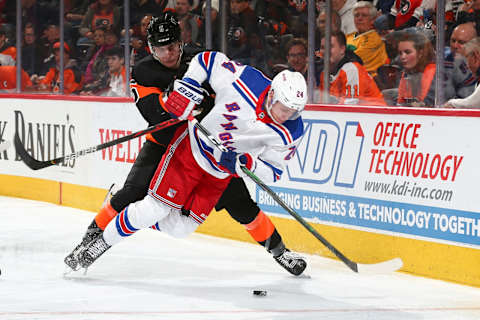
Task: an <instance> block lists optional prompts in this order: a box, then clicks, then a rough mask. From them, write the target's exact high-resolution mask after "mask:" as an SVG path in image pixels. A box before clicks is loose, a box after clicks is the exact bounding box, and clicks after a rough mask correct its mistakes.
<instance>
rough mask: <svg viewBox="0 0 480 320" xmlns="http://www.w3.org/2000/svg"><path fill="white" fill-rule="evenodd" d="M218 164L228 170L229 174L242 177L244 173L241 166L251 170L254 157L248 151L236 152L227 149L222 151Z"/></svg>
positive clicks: (253, 164)
mask: <svg viewBox="0 0 480 320" xmlns="http://www.w3.org/2000/svg"><path fill="white" fill-rule="evenodd" d="M218 164H219V165H221V166H222V167H224V168H225V169H227V170H228V171H230V173H231V174H236V175H238V176H239V177H244V176H246V174H245V173H244V172H243V170H242V168H241V167H242V166H244V167H246V168H247V169H248V170H252V169H253V168H254V166H255V159H254V158H253V157H252V156H251V155H250V154H248V153H242V154H238V153H236V152H234V151H228V152H222V155H221V157H220V161H219V163H218Z"/></svg>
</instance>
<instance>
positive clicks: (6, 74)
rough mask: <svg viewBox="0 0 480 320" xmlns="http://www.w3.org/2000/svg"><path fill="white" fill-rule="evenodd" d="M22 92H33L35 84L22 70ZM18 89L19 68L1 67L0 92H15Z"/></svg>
mask: <svg viewBox="0 0 480 320" xmlns="http://www.w3.org/2000/svg"><path fill="white" fill-rule="evenodd" d="M21 74H22V75H21V77H22V80H21V86H22V88H21V90H22V91H31V90H33V84H32V81H31V80H30V77H29V76H28V74H27V73H26V72H25V70H22V72H21ZM16 88H17V67H16V66H3V65H2V66H0V92H14V91H15V90H16Z"/></svg>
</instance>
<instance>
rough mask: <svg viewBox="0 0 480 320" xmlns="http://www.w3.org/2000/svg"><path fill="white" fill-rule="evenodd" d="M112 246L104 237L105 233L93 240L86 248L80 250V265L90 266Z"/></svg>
mask: <svg viewBox="0 0 480 320" xmlns="http://www.w3.org/2000/svg"><path fill="white" fill-rule="evenodd" d="M110 248H111V246H110V245H108V244H107V243H106V242H105V239H103V235H102V236H100V237H98V238H97V239H95V240H93V241H92V242H90V243H89V244H88V245H87V246H86V248H85V250H83V251H81V252H80V254H79V256H78V262H79V264H80V267H82V268H85V269H86V268H88V267H89V266H90V265H91V264H92V263H94V262H95V261H96V260H97V259H98V258H99V257H100V256H101V255H102V254H103V253H104V252H105V251H107V250H108V249H110Z"/></svg>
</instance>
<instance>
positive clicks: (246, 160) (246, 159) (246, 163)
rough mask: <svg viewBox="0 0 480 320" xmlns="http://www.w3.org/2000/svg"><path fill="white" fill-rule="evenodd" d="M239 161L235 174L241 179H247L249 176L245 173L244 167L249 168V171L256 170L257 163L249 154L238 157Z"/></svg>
mask: <svg viewBox="0 0 480 320" xmlns="http://www.w3.org/2000/svg"><path fill="white" fill-rule="evenodd" d="M237 159H238V161H237V163H236V166H235V172H236V173H237V175H238V176H239V177H246V176H247V174H246V173H245V172H243V170H242V167H245V168H247V169H248V170H249V171H253V170H255V166H256V164H257V163H256V161H255V159H254V158H253V157H252V156H251V155H250V154H249V153H242V154H241V155H239V156H238V157H237Z"/></svg>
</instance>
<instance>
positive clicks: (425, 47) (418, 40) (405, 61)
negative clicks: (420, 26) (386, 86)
mask: <svg viewBox="0 0 480 320" xmlns="http://www.w3.org/2000/svg"><path fill="white" fill-rule="evenodd" d="M398 52H399V55H400V62H401V64H402V67H403V70H404V71H403V73H402V77H401V79H400V84H399V87H398V99H397V104H398V105H403V106H411V107H432V106H434V103H435V63H433V59H434V51H433V47H432V43H431V42H430V40H429V39H428V38H427V37H426V36H425V35H424V34H423V33H422V32H405V33H404V34H403V36H402V38H401V39H400V41H399V43H398Z"/></svg>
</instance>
